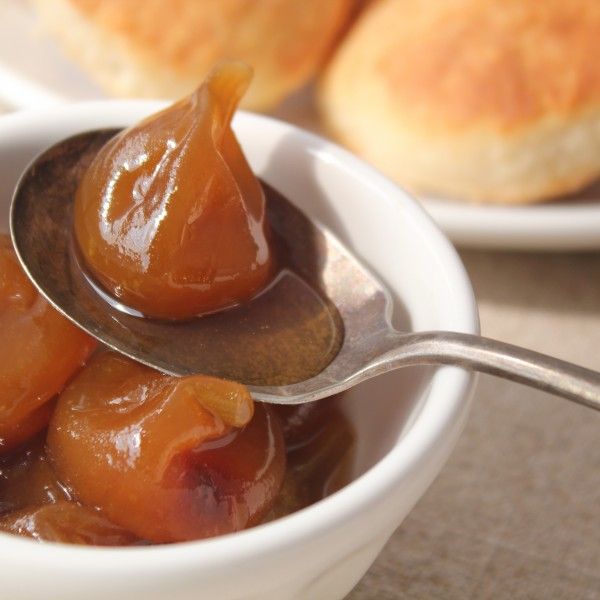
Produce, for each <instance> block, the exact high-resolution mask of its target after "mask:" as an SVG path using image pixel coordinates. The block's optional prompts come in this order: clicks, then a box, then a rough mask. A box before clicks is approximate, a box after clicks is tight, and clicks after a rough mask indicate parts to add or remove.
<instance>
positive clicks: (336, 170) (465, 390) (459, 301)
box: [0, 101, 478, 600]
mask: <svg viewBox="0 0 600 600" xmlns="http://www.w3.org/2000/svg"><path fill="white" fill-rule="evenodd" d="M160 106H161V105H160V104H158V103H152V102H132V101H116V102H114V101H111V102H94V103H86V104H79V105H72V106H60V107H53V108H50V109H47V110H44V111H43V112H28V113H19V114H14V115H9V116H6V117H3V118H1V119H0V230H4V231H6V230H7V215H8V206H9V202H10V197H11V193H12V188H13V186H14V184H15V182H16V180H17V178H18V176H19V174H20V173H21V171H22V170H23V168H24V167H25V166H26V165H27V163H28V162H29V161H30V160H31V159H32V157H34V156H35V155H36V154H38V153H39V152H40V151H42V150H43V149H45V148H46V147H47V146H49V145H50V144H52V143H54V142H56V141H58V140H60V139H62V138H64V137H66V136H69V135H72V134H75V133H78V132H81V131H85V130H89V129H94V128H100V127H113V126H122V125H127V124H130V123H132V122H135V121H136V120H138V119H140V118H141V117H142V116H145V115H146V114H149V113H151V112H153V111H155V110H156V109H157V108H159V107H160ZM235 130H236V132H237V134H238V137H239V139H240V141H241V144H242V146H243V148H244V150H245V152H246V154H247V156H248V158H249V160H250V163H251V164H252V167H253V168H254V170H255V171H256V172H257V173H258V174H260V175H261V176H262V177H263V178H264V179H265V180H266V181H268V182H269V183H270V184H271V185H273V186H275V187H276V188H278V189H279V190H280V191H281V192H283V193H284V194H285V195H286V196H287V197H288V198H289V199H290V200H291V201H292V202H294V203H295V204H297V205H298V206H300V207H301V208H302V209H303V210H304V211H305V212H306V213H307V214H308V215H309V216H310V217H312V218H314V219H316V220H318V221H321V222H322V223H323V224H325V225H326V226H328V227H329V228H330V229H331V230H333V231H334V232H335V233H336V234H337V235H338V237H339V238H341V239H342V240H343V241H344V242H345V243H346V244H347V245H348V246H349V247H350V248H351V249H352V250H353V251H354V252H355V253H356V254H357V255H359V256H360V257H361V258H362V259H363V260H364V261H365V262H366V263H367V264H369V265H370V266H371V267H372V268H373V269H374V271H376V272H377V273H378V274H379V276H380V277H381V278H382V279H383V280H384V281H385V282H386V283H387V285H388V286H389V287H390V289H391V290H392V292H393V294H394V295H395V297H396V299H397V307H396V314H395V319H396V322H397V324H398V325H399V326H401V327H404V328H407V329H408V328H410V329H414V330H428V329H446V330H454V331H464V332H469V333H476V332H478V319H477V309H476V305H475V302H474V299H473V293H472V290H471V286H470V283H469V280H468V278H467V275H466V273H465V270H464V268H463V266H462V264H461V262H460V260H459V258H458V256H457V255H456V253H455V251H454V249H453V247H452V246H451V244H450V243H449V242H448V241H447V240H446V238H445V237H444V236H443V235H442V234H441V233H440V231H439V230H438V229H437V228H436V227H435V226H434V225H433V223H432V221H431V220H430V219H429V218H428V217H427V216H426V215H425V213H424V212H423V211H422V210H421V208H419V206H418V205H417V204H416V202H414V201H413V200H412V199H411V198H410V197H409V196H408V195H407V194H406V193H404V192H403V191H402V190H400V189H399V188H398V187H396V186H395V185H394V184H392V183H391V182H390V181H389V180H387V179H386V178H385V177H383V176H382V175H381V174H379V173H378V172H376V171H375V170H373V169H372V168H371V167H369V166H368V165H366V164H365V163H363V162H361V161H360V160H358V159H357V158H355V157H354V156H352V155H351V154H349V153H348V152H346V151H344V150H342V149H341V148H339V147H337V146H335V145H333V144H331V143H329V142H327V141H324V140H322V139H320V138H318V137H316V136H314V135H310V134H308V133H305V132H303V131H301V130H299V129H296V128H294V127H292V126H290V125H287V124H284V123H281V122H278V121H275V120H273V119H270V118H267V117H264V116H257V115H252V114H244V113H241V114H239V115H238V116H237V118H236V121H235ZM473 383H474V376H473V375H472V374H469V373H467V372H464V371H462V370H459V369H455V368H450V367H444V368H442V369H439V370H437V371H434V370H430V369H405V370H403V371H399V372H396V373H392V374H390V375H387V376H385V377H381V378H379V379H376V380H372V381H370V382H367V383H366V384H363V385H361V386H359V387H358V388H356V389H354V390H352V391H351V392H350V393H348V395H347V398H346V399H345V405H344V406H345V410H346V411H347V414H348V415H349V416H350V418H351V419H352V421H353V422H354V425H355V427H356V430H357V433H358V445H357V452H356V461H355V465H354V475H355V479H354V481H353V482H352V483H351V484H349V485H348V486H346V487H345V488H344V489H343V490H341V491H340V492H338V493H336V494H334V495H333V496H331V497H329V498H327V499H326V500H324V501H322V502H319V503H317V504H316V505H314V506H312V507H310V508H307V509H305V510H302V511H299V512H297V513H295V514H293V515H290V516H288V517H285V518H283V519H280V520H278V521H275V522H273V523H270V524H267V525H262V526H260V527H255V528H253V529H250V530H248V531H244V532H242V533H237V534H233V535H227V536H223V537H220V538H215V539H212V540H207V541H199V542H189V543H182V544H174V545H163V546H150V547H139V548H115V549H106V548H88V547H79V546H69V545H56V544H38V543H36V542H33V541H30V540H27V539H21V538H18V537H13V536H9V535H2V534H0V557H1V558H0V573H1V575H0V598H6V599H8V598H10V599H11V600H19V599H24V598H26V599H37V598H42V597H50V598H60V599H61V600H81V598H86V600H95V599H98V600H106V598H113V599H116V598H127V599H128V600H138V599H139V600H166V599H167V598H168V599H169V600H183V599H186V600H187V599H194V600H199V599H203V598H206V599H211V600H213V599H215V598H218V599H219V600H234V599H236V600H237V599H242V598H244V599H257V600H258V599H260V600H270V599H276V600H286V599H292V598H294V599H300V598H305V599H309V600H318V599H321V598H322V599H326V600H335V599H336V598H343V597H344V596H345V595H346V594H347V593H348V592H349V591H350V590H351V589H352V587H353V586H354V585H355V584H356V583H357V581H358V580H359V579H360V578H361V577H362V575H363V574H364V573H365V571H366V570H367V569H368V568H369V566H370V565H371V563H372V562H373V561H374V560H375V557H376V556H377V554H378V553H379V552H380V550H381V549H382V547H383V546H384V544H385V543H386V541H387V539H388V538H389V536H390V535H391V534H392V533H393V531H394V530H395V529H396V527H398V525H399V524H400V523H401V522H402V520H403V519H404V517H405V516H406V515H407V514H408V512H409V511H410V510H411V508H412V507H413V506H414V504H415V503H416V502H417V500H418V499H419V498H420V496H421V495H422V494H423V493H424V492H425V490H426V489H427V487H428V486H429V484H430V483H431V482H432V480H433V479H434V477H435V476H436V475H437V473H438V472H439V470H440V469H441V467H442V465H443V464H444V462H445V460H446V459H447V457H448V456H449V454H450V452H451V450H452V448H453V446H454V444H455V442H456V440H457V438H458V435H459V433H460V431H461V429H462V427H463V424H464V422H465V419H466V416H467V412H468V407H469V397H470V391H471V389H472V385H473Z"/></svg>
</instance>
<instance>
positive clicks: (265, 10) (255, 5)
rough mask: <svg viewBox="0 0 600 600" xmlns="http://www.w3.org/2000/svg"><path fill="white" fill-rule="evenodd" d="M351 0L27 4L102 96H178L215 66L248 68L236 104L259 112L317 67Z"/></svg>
mask: <svg viewBox="0 0 600 600" xmlns="http://www.w3.org/2000/svg"><path fill="white" fill-rule="evenodd" d="M354 3H355V0H302V1H301V2H298V1H297V0H169V1H168V2H166V1H164V0H143V1H142V0H35V1H34V5H35V6H36V7H37V9H38V12H39V13H40V15H41V16H42V18H43V20H44V21H45V22H46V23H47V26H48V28H49V29H50V30H51V31H53V32H54V33H55V34H56V35H58V37H59V38H60V39H61V40H62V41H63V42H64V44H65V46H66V48H67V50H68V51H69V52H70V54H71V55H72V57H73V58H74V59H75V60H76V61H78V62H79V63H80V64H81V65H82V66H83V67H84V68H85V69H86V70H87V71H88V72H89V73H90V75H91V76H92V77H93V78H95V79H96V80H97V81H98V83H99V84H100V85H101V86H103V87H104V88H105V89H106V90H107V91H108V92H110V93H112V94H115V95H118V96H137V97H158V98H178V97H182V96H185V95H186V94H188V93H190V92H191V91H192V90H193V89H195V88H196V87H197V85H198V82H199V81H201V80H202V79H203V78H204V77H205V76H206V74H207V73H208V71H209V70H210V68H211V67H212V66H213V65H214V64H215V63H216V62H219V61H220V60H224V59H231V58H233V59H240V60H243V61H245V62H247V63H248V64H249V65H251V66H252V67H253V68H254V70H255V77H254V81H253V84H252V86H251V88H250V90H249V91H248V94H247V95H246V97H245V99H244V101H243V102H242V104H243V106H245V107H246V108H255V109H267V108H270V107H272V106H274V105H276V104H277V103H278V102H279V101H280V100H281V99H282V98H283V97H284V96H286V95H287V94H289V93H290V92H291V91H293V90H294V89H296V88H298V87H300V86H302V84H304V83H305V82H306V81H307V80H308V79H309V78H310V77H311V76H312V75H313V74H314V73H315V71H316V70H317V69H318V67H319V66H320V63H321V62H322V60H323V59H324V57H325V56H326V54H327V53H328V51H329V49H330V47H331V45H332V43H333V42H334V41H335V39H336V37H337V36H338V34H339V32H340V31H341V30H342V28H343V27H344V25H345V24H346V21H347V19H348V18H349V16H350V14H351V12H352V10H353V9H354Z"/></svg>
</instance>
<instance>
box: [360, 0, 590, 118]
mask: <svg viewBox="0 0 600 600" xmlns="http://www.w3.org/2000/svg"><path fill="white" fill-rule="evenodd" d="M370 18H371V19H373V22H372V23H371V24H370V27H371V28H372V29H371V30H372V31H373V32H374V30H375V29H376V28H379V27H381V28H382V29H383V28H384V27H385V26H386V23H387V24H388V25H387V29H388V31H389V30H390V25H389V24H390V23H393V24H394V34H393V35H394V37H396V41H395V42H394V43H393V44H391V45H390V47H389V49H388V51H387V53H386V54H385V56H382V57H381V59H380V61H379V64H378V65H377V68H378V69H380V71H381V74H380V76H381V78H382V79H383V80H384V81H385V82H386V84H387V85H388V86H389V91H390V93H392V94H394V95H395V97H396V100H397V101H398V102H400V103H402V104H403V105H405V106H406V107H411V106H415V107H418V111H419V113H420V116H422V117H423V118H427V119H428V120H429V121H430V122H431V120H434V121H435V122H437V121H438V120H439V121H440V124H441V125H443V126H444V127H451V126H457V127H464V126H466V125H468V124H470V123H473V122H477V121H479V122H485V121H492V122H493V124H494V126H495V127H501V128H510V127H513V126H518V125H520V124H522V123H528V122H530V121H531V120H532V119H535V118H538V117H540V116H543V115H547V114H549V113H555V114H561V115H566V114H569V113H572V112H573V111H579V110H581V109H583V108H585V107H586V106H587V105H589V104H590V103H595V102H598V101H600V68H599V64H598V57H600V2H598V1H597V0H541V1H537V0H501V1H498V0H450V1H446V2H438V1H436V2H431V1H429V0H395V1H394V2H389V3H387V4H386V5H384V6H382V7H381V10H379V11H377V12H372V13H371V15H370Z"/></svg>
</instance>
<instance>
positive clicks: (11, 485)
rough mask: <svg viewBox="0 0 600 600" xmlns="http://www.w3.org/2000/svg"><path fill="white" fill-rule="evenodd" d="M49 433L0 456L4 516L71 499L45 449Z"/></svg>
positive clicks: (0, 498)
mask: <svg viewBox="0 0 600 600" xmlns="http://www.w3.org/2000/svg"><path fill="white" fill-rule="evenodd" d="M45 439H46V436H45V433H41V434H38V435H37V436H36V437H35V438H33V439H32V440H30V441H29V442H27V443H26V444H25V445H23V446H21V447H20V448H18V449H17V450H15V451H14V452H11V453H10V454H7V455H5V456H2V457H0V516H2V515H3V514H4V513H8V512H12V511H16V510H22V509H24V508H28V507H32V506H38V505H42V504H52V503H54V502H58V501H60V500H71V495H70V494H69V492H68V491H67V489H66V488H65V487H64V486H63V485H62V484H61V483H60V482H59V481H58V479H57V478H56V475H55V473H54V471H53V469H52V466H51V465H50V463H49V460H48V457H47V456H46V451H45V448H44V442H45Z"/></svg>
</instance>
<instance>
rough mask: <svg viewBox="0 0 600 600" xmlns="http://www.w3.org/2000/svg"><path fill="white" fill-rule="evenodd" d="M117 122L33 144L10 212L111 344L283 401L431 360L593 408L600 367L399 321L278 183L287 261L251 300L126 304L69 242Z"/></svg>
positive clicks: (375, 285)
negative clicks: (175, 313)
mask: <svg viewBox="0 0 600 600" xmlns="http://www.w3.org/2000/svg"><path fill="white" fill-rule="evenodd" d="M114 133H115V131H114V130H106V131H96V132H89V133H86V134H82V135H80V136H76V137H74V138H69V139H67V140H64V141H63V142H60V143H59V144H57V145H56V146H54V147H52V148H51V149H49V150H47V151H46V152H44V153H43V154H42V155H40V156H39V157H38V158H37V159H36V160H35V161H34V162H33V163H32V164H31V165H30V167H29V168H28V169H27V170H26V172H25V173H24V174H23V176H22V178H21V180H20V182H19V184H18V185H17V188H16V191H15V194H14V197H13V201H12V205H11V214H10V228H11V235H12V239H13V243H14V245H15V249H16V252H17V254H18V256H19V259H20V261H21V263H22V265H23V267H24V269H25V270H26V272H27V273H28V275H29V277H30V278H31V279H32V281H33V282H34V284H35V285H36V286H37V288H38V289H39V290H40V292H41V293H42V294H43V295H44V296H45V297H46V298H47V299H48V300H49V301H50V302H51V303H52V304H53V305H54V306H55V307H56V308H57V309H58V310H59V311H60V312H62V313H63V314H64V315H65V316H67V317H68V318H69V319H71V320H72V321H73V322H75V323H76V324H77V325H79V326H80V327H81V328H82V329H84V330H86V331H87V332H88V333H90V334H91V335H93V336H94V337H96V338H97V339H98V340H100V341H101V342H103V343H104V344H106V345H107V346H109V347H110V348H112V349H114V350H116V351H118V352H121V353H123V354H125V355H127V356H130V357H131V358H133V359H135V360H137V361H140V362H142V363H145V364H147V365H149V366H151V367H154V368H156V369H159V370H161V371H164V372H166V373H170V374H173V375H187V374H191V373H206V374H210V375H215V376H220V377H224V378H229V379H236V380H238V381H240V382H242V383H245V384H247V385H248V386H249V387H250V390H251V391H252V393H253V395H254V397H255V398H256V399H257V400H262V401H266V402H273V403H281V404H299V403H303V402H310V401H313V400H317V399H320V398H323V397H326V396H329V395H332V394H335V393H337V392H341V391H343V390H345V389H348V388H350V387H352V386H354V385H356V384H358V383H360V382H361V381H364V380H366V379H369V378H371V377H375V376H376V375H379V374H381V373H385V372H387V371H390V370H392V369H397V368H400V367H404V366H409V365H421V364H429V365H457V366H460V367H464V368H467V369H473V370H477V371H481V372H485V373H491V374H492V375H497V376H500V377H504V378H506V379H511V380H514V381H518V382H520V383H524V384H526V385H530V386H532V387H536V388H539V389H542V390H545V391H548V392H551V393H554V394H557V395H559V396H562V397H564V398H567V399H569V400H572V401H574V402H577V403H579V404H583V405H586V406H589V407H592V408H595V409H600V373H597V372H595V371H592V370H589V369H585V368H583V367H580V366H577V365H574V364H571V363H568V362H565V361H562V360H558V359H556V358H552V357H550V356H546V355H544V354H540V353H537V352H533V351H531V350H526V349H523V348H519V347H517V346H513V345H510V344H505V343H503V342H498V341H495V340H491V339H487V338H483V337H479V336H475V335H468V334H463V333H453V332H443V331H430V332H418V333H407V332H401V331H396V330H395V329H394V328H393V327H392V325H391V322H390V314H391V306H392V300H391V296H390V294H389V292H388V291H387V290H386V289H385V287H384V286H383V285H382V284H381V283H380V282H379V281H378V280H377V279H376V278H375V277H374V276H373V275H372V274H371V273H370V272H369V271H368V270H367V269H366V268H365V267H364V266H363V265H362V264H361V263H360V262H359V261H358V260H357V259H356V258H355V257H354V256H353V255H352V254H351V253H350V252H349V251H348V250H347V249H346V248H345V247H344V246H343V245H342V244H341V243H340V242H339V241H338V240H337V239H336V238H335V237H334V236H333V235H331V233H329V232H328V231H325V230H322V229H321V228H319V227H318V226H317V225H316V224H314V223H312V222H311V221H310V220H309V219H308V218H306V217H305V216H304V215H303V214H302V213H301V212H300V211H298V210H297V209H295V208H294V207H293V206H292V205H291V204H289V203H287V202H286V201H284V200H283V199H282V198H281V197H279V196H278V195H277V194H276V193H275V192H273V193H272V194H271V195H270V196H269V204H268V209H269V217H270V219H271V222H272V224H273V226H274V229H275V230H276V233H277V234H278V236H279V239H280V240H281V243H282V245H283V252H284V254H285V255H286V256H287V257H288V259H287V260H288V262H287V263H286V264H287V265H288V266H291V270H289V271H286V272H285V273H283V275H282V276H281V277H280V278H278V280H277V281H276V283H275V284H274V285H273V286H272V289H271V290H269V291H268V292H266V293H265V294H264V295H263V296H262V297H260V298H258V304H256V305H253V306H258V307H259V308H258V309H254V308H252V307H251V308H250V309H246V308H244V307H241V308H240V309H239V310H236V309H234V310H231V311H224V312H223V313H220V314H218V315H211V316H208V317H200V318H198V319H194V320H191V321H187V322H169V321H158V320H152V319H146V318H140V317H139V316H136V315H135V314H131V312H130V311H127V310H124V307H121V306H119V305H118V304H117V303H115V302H110V301H109V300H107V298H106V296H105V295H104V294H102V292H101V290H99V289H97V287H96V286H94V284H93V282H92V281H90V280H89V278H87V277H86V276H85V274H84V270H83V269H82V268H81V265H80V264H79V262H78V259H77V252H76V251H75V249H74V248H73V244H72V222H71V212H72V202H73V196H74V191H75V189H76V186H77V183H78V181H79V178H80V176H81V174H82V173H83V171H84V170H85V168H86V166H87V165H88V164H89V161H90V160H91V158H92V157H93V156H94V154H95V153H96V152H97V150H98V149H99V148H100V147H101V145H102V144H103V143H105V142H106V140H107V139H108V138H109V137H110V136H111V135H113V134H114ZM305 284H308V287H307V286H306V285H305ZM294 286H296V287H294ZM290 290H291V291H290ZM307 290H308V291H307ZM278 294H284V295H283V296H279V295H278ZM299 295H300V296H301V297H302V298H303V300H302V301H300V302H296V303H295V304H294V306H291V305H287V304H286V305H283V306H282V305H281V302H280V301H281V299H282V298H283V299H284V300H285V301H286V302H287V301H288V300H289V301H290V302H292V301H293V299H295V298H298V297H300V296H299ZM278 298H279V303H278ZM253 302H254V301H253ZM261 302H262V303H263V305H264V306H263V305H261V304H260V303H261ZM294 311H295V312H294ZM323 332H326V333H327V332H328V333H327V335H324V333H323ZM324 358H325V362H323V359H324ZM319 361H321V363H322V364H320V362H319ZM290 365H291V366H290ZM319 365H320V366H319Z"/></svg>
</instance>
